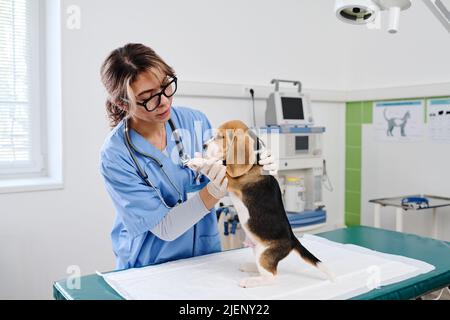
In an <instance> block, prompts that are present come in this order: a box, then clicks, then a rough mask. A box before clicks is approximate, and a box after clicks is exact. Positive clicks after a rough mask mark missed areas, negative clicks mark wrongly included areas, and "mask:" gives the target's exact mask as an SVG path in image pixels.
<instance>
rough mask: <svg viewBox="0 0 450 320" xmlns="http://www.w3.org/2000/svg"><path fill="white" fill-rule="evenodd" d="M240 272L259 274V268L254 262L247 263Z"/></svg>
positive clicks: (241, 266)
mask: <svg viewBox="0 0 450 320" xmlns="http://www.w3.org/2000/svg"><path fill="white" fill-rule="evenodd" d="M239 271H242V272H250V273H257V272H258V267H257V266H256V263H254V262H247V263H243V264H241V265H240V266H239Z"/></svg>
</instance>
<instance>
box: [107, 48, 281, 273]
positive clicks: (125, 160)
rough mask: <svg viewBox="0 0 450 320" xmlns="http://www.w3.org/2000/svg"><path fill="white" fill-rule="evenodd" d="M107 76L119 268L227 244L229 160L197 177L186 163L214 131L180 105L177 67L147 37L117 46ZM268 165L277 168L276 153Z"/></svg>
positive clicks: (266, 157)
mask: <svg viewBox="0 0 450 320" xmlns="http://www.w3.org/2000/svg"><path fill="white" fill-rule="evenodd" d="M101 77H102V82H103V84H104V86H105V88H106V90H107V92H108V94H109V97H108V99H107V103H106V111H107V114H108V117H109V119H110V122H111V126H112V127H113V129H112V131H111V132H110V134H109V135H108V136H107V138H106V140H105V143H104V145H103V147H102V149H101V152H100V161H101V169H100V170H101V173H102V175H103V177H104V181H105V185H106V189H107V191H108V193H109V195H110V197H111V199H112V202H113V204H114V207H115V209H116V219H115V223H114V226H113V230H112V233H111V238H112V244H113V250H114V253H115V255H116V258H117V265H116V267H117V269H127V268H133V267H141V266H146V265H151V264H158V263H163V262H166V261H170V260H176V259H182V258H189V257H193V256H198V255H203V254H208V253H213V252H217V251H220V250H221V247H220V236H219V234H218V229H217V217H216V214H215V210H214V206H215V204H216V203H217V202H218V201H219V200H220V199H221V198H222V197H224V196H225V195H226V192H227V191H226V188H227V179H226V177H225V175H226V170H225V167H224V166H223V165H222V164H221V163H220V162H211V161H209V162H207V163H206V165H204V166H203V167H202V168H201V173H202V175H201V176H199V177H197V175H196V173H194V172H193V171H192V170H190V169H189V168H187V167H186V166H185V164H186V159H188V158H190V157H193V156H194V154H195V153H198V152H202V146H203V144H204V142H206V141H207V140H208V139H209V138H210V136H211V125H210V123H209V121H208V119H207V118H206V116H205V115H204V114H203V113H201V112H199V111H196V110H192V109H189V108H182V107H173V106H172V99H173V96H174V94H175V93H176V90H177V78H176V75H175V71H174V70H173V69H172V68H171V67H170V66H169V65H167V64H166V63H165V62H164V61H163V60H162V59H161V57H159V56H158V55H157V54H156V53H155V52H154V51H153V50H152V49H151V48H148V47H146V46H144V45H142V44H128V45H126V46H124V47H122V48H118V49H116V50H114V51H113V52H112V53H111V54H110V55H109V57H108V58H107V59H106V61H105V62H104V63H103V65H102V68H101ZM177 133H178V134H177ZM260 164H261V165H264V169H265V170H268V171H274V170H276V165H275V162H274V161H273V157H271V156H270V153H269V152H264V153H263V154H262V155H261V161H260ZM188 194H190V195H192V196H189V197H188Z"/></svg>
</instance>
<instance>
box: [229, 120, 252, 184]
mask: <svg viewBox="0 0 450 320" xmlns="http://www.w3.org/2000/svg"><path fill="white" fill-rule="evenodd" d="M227 144H228V148H227V153H226V161H227V174H228V175H229V176H230V177H232V178H237V177H240V176H243V175H244V174H246V173H247V172H249V171H250V169H251V168H252V167H253V165H254V164H255V162H256V154H255V150H254V149H253V146H254V140H253V139H252V138H251V137H250V135H249V134H248V131H247V130H242V129H235V130H233V135H232V139H231V141H229V142H228V143H227Z"/></svg>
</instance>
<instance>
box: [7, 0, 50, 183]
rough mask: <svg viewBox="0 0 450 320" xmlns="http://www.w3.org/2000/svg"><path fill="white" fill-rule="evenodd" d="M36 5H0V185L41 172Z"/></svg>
mask: <svg viewBox="0 0 450 320" xmlns="http://www.w3.org/2000/svg"><path fill="white" fill-rule="evenodd" d="M40 2H41V1H36V0H0V179H4V178H9V179H10V178H14V177H16V178H17V177H21V178H23V177H26V176H33V175H34V176H38V175H42V174H43V172H44V161H43V157H42V151H43V150H42V148H41V147H42V138H43V137H42V134H41V130H40V129H41V115H42V111H43V109H42V108H43V103H42V100H41V99H42V94H41V93H42V92H45V91H44V90H45V88H43V85H42V84H43V83H44V82H45V81H41V80H42V78H41V77H40V74H41V71H42V70H43V68H42V63H41V60H40V59H41V52H40V46H39V44H40V41H39V36H40V35H41V34H42V32H43V30H41V29H42V28H41V23H40V17H39V15H40V12H41V10H40V5H39V3H40ZM44 87H45V86H44Z"/></svg>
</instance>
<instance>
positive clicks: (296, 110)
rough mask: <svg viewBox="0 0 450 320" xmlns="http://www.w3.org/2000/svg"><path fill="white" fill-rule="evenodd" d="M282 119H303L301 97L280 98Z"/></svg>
mask: <svg viewBox="0 0 450 320" xmlns="http://www.w3.org/2000/svg"><path fill="white" fill-rule="evenodd" d="M281 107H282V108H283V119H284V120H305V115H304V113H303V100H302V98H287V97H285V98H281Z"/></svg>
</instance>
